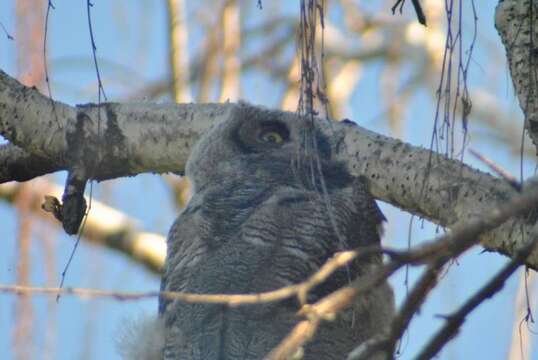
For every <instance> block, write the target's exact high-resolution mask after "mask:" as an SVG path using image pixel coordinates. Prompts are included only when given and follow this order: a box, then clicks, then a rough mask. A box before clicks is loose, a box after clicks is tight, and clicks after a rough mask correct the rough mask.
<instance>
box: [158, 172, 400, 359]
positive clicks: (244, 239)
mask: <svg viewBox="0 0 538 360" xmlns="http://www.w3.org/2000/svg"><path fill="white" fill-rule="evenodd" d="M329 213H330V215H328V214H329ZM331 216H332V219H334V222H333V221H331ZM383 220H384V217H383V215H382V213H381V212H380V210H379V209H378V207H377V205H376V204H375V201H374V200H373V198H372V197H371V196H370V195H369V194H368V193H367V192H366V189H365V186H364V184H363V183H362V182H361V181H360V180H358V179H355V180H354V181H351V182H349V184H348V185H347V186H344V187H331V188H329V190H328V194H327V196H324V195H323V194H320V193H319V192H317V191H312V190H308V189H305V188H304V187H297V186H293V185H291V184H284V185H275V184H274V183H259V182H257V181H252V182H251V183H249V181H248V180H244V179H243V180H241V179H237V180H232V181H228V182H224V183H222V184H218V185H215V186H213V187H211V188H205V189H203V190H202V191H200V192H199V193H197V194H195V195H194V197H193V199H192V200H191V202H190V203H189V205H188V206H187V208H186V209H185V210H184V211H183V213H182V214H181V215H180V217H179V218H178V219H177V220H176V223H175V224H174V226H173V227H172V229H171V231H170V234H169V239H168V246H169V250H168V251H169V253H168V258H167V262H166V269H165V275H164V279H163V284H165V286H164V288H163V290H170V291H184V292H191V293H226V294H242V293H258V292H263V291H269V290H274V289H277V288H280V287H283V286H287V285H290V284H294V283H299V282H301V281H304V280H305V279H306V278H307V277H308V276H310V275H312V274H313V273H314V272H316V270H318V269H319V267H320V266H321V265H322V264H323V263H324V262H325V261H327V259H329V258H330V257H331V256H332V255H333V254H334V253H335V252H337V251H341V250H346V249H353V248H357V247H360V246H367V245H375V244H379V241H380V239H379V233H378V228H379V224H380V223H381V222H382V221H383ZM334 225H336V228H337V230H338V231H335V228H334ZM372 262H373V263H379V262H380V258H379V257H375V258H373V259H372V260H371V261H370V263H372ZM367 266H368V265H365V263H364V262H362V263H361V264H359V263H355V264H352V265H350V266H349V268H348V269H342V270H341V271H339V272H337V273H335V274H334V275H333V276H332V277H331V278H330V279H328V281H327V282H325V283H324V284H322V285H321V286H319V287H318V288H317V289H316V290H314V291H312V293H311V294H310V295H311V297H310V298H309V300H312V301H315V300H317V299H319V298H320V297H322V296H324V295H326V294H328V293H330V292H332V291H334V290H336V289H338V288H340V287H342V286H345V285H346V284H347V283H348V282H349V281H350V280H351V279H353V278H355V277H356V276H360V275H361V274H362V273H364V272H365V271H366V267H367ZM389 292H390V290H389ZM387 296H388V297H387V300H386V303H387V304H388V305H386V306H385V305H383V306H384V307H386V308H387V309H384V310H383V311H389V310H388V308H389V307H391V306H392V305H391V304H392V294H391V293H390V294H388V295H387ZM389 303H390V304H389ZM376 306H377V305H376ZM297 310H298V307H297V304H296V303H295V302H294V301H292V300H288V301H284V302H281V303H273V304H268V305H263V306H245V307H239V308H234V309H226V308H224V307H221V306H216V305H203V304H184V303H179V302H168V301H164V300H161V301H160V312H161V313H164V315H165V321H166V323H167V326H169V329H170V333H169V335H168V336H169V338H171V339H172V338H173V339H172V340H170V341H168V343H167V347H166V348H165V354H171V356H170V357H169V358H173V356H176V355H178V354H183V355H182V356H187V357H185V358H189V359H232V358H234V359H235V358H241V359H243V358H247V359H251V358H252V359H255V358H261V357H262V356H263V355H265V354H266V353H267V352H268V351H270V349H271V348H272V347H274V346H276V344H278V342H279V341H280V340H281V338H282V337H283V336H285V334H286V333H287V332H288V331H289V330H290V329H291V327H292V326H293V324H294V323H295V322H296V321H297V320H298V319H297V318H296V316H295V312H296V311H297ZM372 311H373V310H372ZM366 315H367V314H363V315H361V314H359V319H360V317H361V316H362V317H364V316H366ZM348 318H349V317H348ZM366 322H367V320H365V325H364V327H363V328H362V329H361V328H355V329H354V330H353V329H350V326H351V323H350V322H349V321H348V320H345V321H344V320H342V322H338V321H336V322H334V323H330V324H327V325H326V326H325V325H324V327H323V328H322V330H321V331H320V334H321V335H323V336H329V337H334V336H337V337H339V338H340V340H338V339H336V340H334V339H333V340H330V341H336V342H337V343H338V342H342V343H343V344H344V345H345V344H347V345H345V347H346V348H349V347H350V346H351V345H352V344H356V343H357V342H358V341H359V340H361V339H360V338H361V337H363V336H364V334H368V333H370V334H371V333H372V329H371V328H370V325H368V326H366ZM359 326H360V325H359ZM376 326H377V325H376ZM339 332H342V334H338V333H339ZM374 332H375V331H374ZM344 333H345V335H343V334H344ZM321 335H320V336H321ZM174 339H175V340H174ZM179 339H182V340H179ZM178 341H181V342H182V343H183V345H182V346H183V347H181V346H179V345H178V343H177V342H178ZM321 343H322V342H318V344H321ZM326 345H327V344H326ZM333 345H336V344H333ZM344 345H340V346H344ZM313 346H314V348H313V349H315V348H316V346H315V345H313ZM167 351H168V352H167ZM249 351H253V353H252V354H251V355H249ZM311 351H314V350H311ZM223 353H226V354H228V355H229V354H234V353H235V354H236V355H237V356H238V357H231V356H230V357H222V358H221V357H220V355H218V354H223ZM185 354H188V355H185ZM181 358H183V357H181ZM327 358H330V357H327Z"/></svg>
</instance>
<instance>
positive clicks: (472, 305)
mask: <svg viewBox="0 0 538 360" xmlns="http://www.w3.org/2000/svg"><path fill="white" fill-rule="evenodd" d="M533 235H534V237H533V238H532V240H531V241H529V243H528V244H527V245H525V246H524V247H523V248H522V249H521V250H519V251H518V252H517V253H516V255H515V257H514V259H512V260H511V261H510V262H509V263H508V264H507V265H505V266H504V267H503V268H502V269H501V271H499V272H498V273H497V275H495V276H494V277H493V278H492V279H491V280H490V281H488V282H487V283H486V285H484V286H483V287H482V288H481V289H480V290H479V291H477V292H476V293H475V294H474V295H473V296H472V297H471V298H469V300H467V301H466V302H465V304H463V305H462V306H461V307H460V308H459V309H458V310H457V311H456V312H455V313H453V314H451V315H449V316H447V317H446V320H447V321H446V323H445V324H444V325H443V327H442V328H441V329H440V330H439V331H438V332H437V333H436V334H435V335H434V336H433V337H432V338H431V340H430V341H429V342H428V344H426V346H425V347H424V349H423V350H422V351H421V352H420V354H419V355H418V356H417V357H416V359H417V360H427V359H431V358H433V357H434V356H436V355H437V353H438V352H439V351H440V350H441V348H442V347H443V346H444V345H446V344H447V343H448V342H449V341H450V340H452V338H453V337H454V336H455V335H456V333H457V332H458V331H459V329H460V327H461V325H462V324H463V322H464V321H465V318H466V317H467V315H469V314H470V313H471V312H472V311H473V310H474V309H476V307H477V306H478V305H480V304H482V303H483V302H484V300H486V299H488V298H490V297H492V296H493V295H495V294H496V293H497V292H499V291H500V290H501V289H502V288H503V286H504V283H505V282H506V280H507V279H508V278H509V277H510V276H511V275H512V274H513V273H514V271H516V270H517V269H518V268H519V267H520V266H521V264H522V262H523V261H524V260H525V259H526V258H527V256H529V255H530V253H531V252H532V250H533V249H534V248H535V247H536V243H537V239H538V237H537V236H536V235H537V234H536V232H534V234H533Z"/></svg>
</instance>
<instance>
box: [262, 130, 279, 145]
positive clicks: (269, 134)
mask: <svg viewBox="0 0 538 360" xmlns="http://www.w3.org/2000/svg"><path fill="white" fill-rule="evenodd" d="M259 139H260V141H262V142H265V143H272V144H282V143H283V142H284V138H283V137H282V135H280V134H279V133H278V132H276V131H265V132H262V133H261V134H260V136H259Z"/></svg>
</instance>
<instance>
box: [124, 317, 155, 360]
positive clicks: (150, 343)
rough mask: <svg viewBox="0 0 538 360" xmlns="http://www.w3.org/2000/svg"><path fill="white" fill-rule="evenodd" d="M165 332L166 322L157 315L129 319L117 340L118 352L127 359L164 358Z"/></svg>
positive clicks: (149, 359) (152, 359) (146, 359)
mask: <svg viewBox="0 0 538 360" xmlns="http://www.w3.org/2000/svg"><path fill="white" fill-rule="evenodd" d="M164 334H165V332H164V322H163V320H162V319H160V318H158V317H156V316H148V315H144V316H139V317H138V318H136V319H128V320H127V321H124V322H123V324H122V329H121V332H120V334H119V336H118V339H117V340H116V345H117V349H118V352H119V354H120V355H121V357H122V359H125V360H127V359H129V360H158V359H162V358H163V353H162V351H163V346H164V340H165V339H164V338H165V335H164Z"/></svg>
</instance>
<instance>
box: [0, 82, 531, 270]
mask: <svg viewBox="0 0 538 360" xmlns="http://www.w3.org/2000/svg"><path fill="white" fill-rule="evenodd" d="M17 95H18V96H17ZM248 106H252V105H248V104H245V103H239V104H232V103H227V104H196V105H195V104H189V105H171V104H170V105H156V104H117V103H106V104H103V105H101V107H97V106H94V105H87V106H84V107H78V108H71V107H69V106H67V105H64V104H61V103H57V107H56V108H57V113H58V115H59V116H58V118H59V122H60V123H61V124H63V125H62V129H59V128H57V127H56V128H55V127H54V119H53V117H52V111H51V110H50V108H51V106H50V100H49V99H47V98H45V97H44V96H42V95H41V94H39V93H38V92H37V91H36V90H35V89H29V88H26V87H24V86H22V85H20V84H19V83H18V82H16V80H13V79H11V78H9V76H7V75H6V74H5V73H2V72H0V132H2V133H4V134H7V135H6V136H7V138H8V139H9V140H10V141H12V142H13V143H14V144H16V145H18V146H21V147H23V149H24V150H25V151H28V152H29V153H31V154H34V155H40V156H46V158H48V159H54V160H57V162H58V163H60V165H61V166H60V167H61V168H64V167H65V168H68V167H73V166H75V165H76V166H80V164H77V163H74V161H73V159H71V158H70V154H71V153H73V152H75V150H76V151H77V152H78V153H80V152H81V149H80V148H81V147H82V149H83V151H82V153H83V154H86V156H87V157H89V158H90V160H91V161H92V162H94V163H96V164H98V167H96V169H97V170H98V172H97V173H96V174H95V178H96V179H97V180H103V179H110V178H114V177H120V176H130V175H135V174H139V173H142V172H159V173H160V172H167V171H174V172H181V171H182V170H183V168H184V166H185V163H186V160H187V157H188V155H189V153H190V151H191V147H192V145H193V143H194V142H195V141H196V140H197V139H198V138H199V136H200V135H201V134H202V133H203V132H204V131H206V130H207V129H208V128H209V127H210V126H211V125H214V124H217V123H218V122H220V121H224V120H226V119H227V118H229V117H233V116H236V115H237V112H236V111H241V109H242V108H243V107H248ZM99 109H100V110H101V111H103V112H104V115H103V114H102V116H104V118H103V119H105V121H104V123H103V124H102V131H101V135H102V136H101V138H99V137H98V136H97V131H96V126H97V111H98V110H99ZM257 109H258V110H259V111H272V112H274V116H275V117H296V116H297V115H296V114H294V113H287V112H280V111H276V110H267V109H264V108H261V107H258V108H257ZM318 125H319V126H320V127H321V129H322V130H323V131H325V132H326V133H327V134H328V135H329V136H330V139H331V141H332V142H333V143H334V146H335V149H336V155H337V156H338V157H339V158H340V159H341V160H342V161H343V162H344V164H346V165H347V167H348V169H349V171H350V173H351V174H353V175H355V176H365V177H367V178H368V179H369V180H370V183H371V186H370V190H371V192H372V194H373V195H374V196H375V197H376V198H378V199H380V200H383V201H387V202H390V203H391V204H393V205H395V206H397V207H399V208H402V209H404V210H407V211H409V212H411V213H413V214H416V215H419V216H421V217H425V218H427V219H430V220H431V221H433V222H434V223H437V224H440V225H442V226H444V227H449V228H453V227H455V226H457V225H458V224H463V223H467V222H469V221H470V220H471V219H476V218H480V217H481V216H482V214H484V213H488V211H490V209H495V208H497V207H498V205H499V204H503V203H504V202H506V201H507V200H508V199H510V198H512V197H513V195H514V194H515V193H516V191H515V190H513V189H512V188H511V187H510V186H509V185H508V184H506V183H505V182H504V181H502V180H500V179H497V178H494V177H493V176H491V175H488V174H485V173H482V172H480V171H477V170H475V169H473V168H471V167H469V166H467V165H465V164H463V163H461V162H459V161H456V160H448V159H446V158H445V157H444V156H442V155H437V154H435V153H432V152H430V151H428V150H425V149H422V148H418V147H414V146H412V145H410V144H406V143H404V142H401V141H399V140H396V139H392V138H389V137H385V136H382V135H379V134H376V133H373V132H370V131H368V130H366V129H364V128H362V127H360V126H357V125H350V124H349V122H344V123H333V124H326V123H324V122H323V121H318ZM51 128H53V129H55V131H51V130H50V129H51ZM51 136H52V139H53V140H51V141H49V140H47V139H50V138H51ZM66 139H67V140H68V141H67V140H66ZM47 143H50V144H51V146H48V147H47V146H44V145H45V144H47ZM98 145H99V146H100V147H101V151H96V148H97V147H98ZM97 154H101V155H102V158H99V159H95V157H97ZM0 161H5V160H0ZM71 161H73V163H72V162H71ZM430 161H431V167H430V168H428V164H429V162H430ZM82 165H84V164H82ZM535 220H536V219H535V218H533V217H531V218H529V219H527V220H525V219H517V218H512V219H510V220H508V221H507V222H506V223H505V224H503V225H502V226H501V227H499V228H498V229H496V230H495V231H490V232H487V233H484V234H482V235H481V238H480V241H481V243H482V245H483V246H484V247H485V248H486V249H488V250H492V251H497V252H500V253H503V254H506V255H511V254H515V249H517V248H519V247H520V246H521V244H523V238H524V237H528V234H529V231H530V227H531V226H532V225H533V224H534V223H535ZM521 229H522V230H523V231H520V230H521ZM527 264H528V265H529V266H530V267H532V268H538V251H537V252H534V253H533V254H531V255H530V256H529V258H528V259H527Z"/></svg>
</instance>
